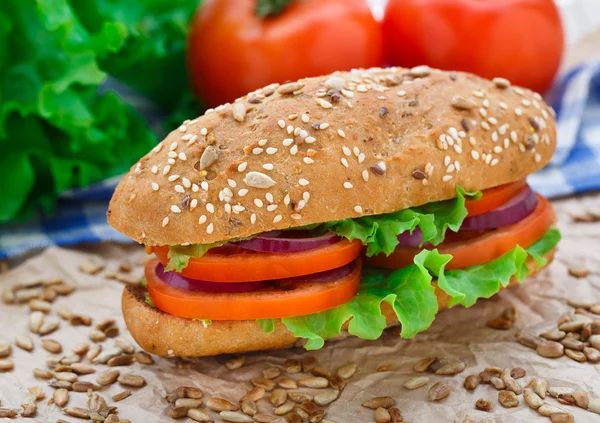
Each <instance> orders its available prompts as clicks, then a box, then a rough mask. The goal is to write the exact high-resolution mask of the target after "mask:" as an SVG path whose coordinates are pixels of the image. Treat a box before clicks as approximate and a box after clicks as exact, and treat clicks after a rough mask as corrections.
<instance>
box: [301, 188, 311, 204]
mask: <svg viewBox="0 0 600 423" xmlns="http://www.w3.org/2000/svg"><path fill="white" fill-rule="evenodd" d="M302 198H303V199H304V201H306V202H308V200H309V199H310V192H307V191H305V192H303V193H302Z"/></svg>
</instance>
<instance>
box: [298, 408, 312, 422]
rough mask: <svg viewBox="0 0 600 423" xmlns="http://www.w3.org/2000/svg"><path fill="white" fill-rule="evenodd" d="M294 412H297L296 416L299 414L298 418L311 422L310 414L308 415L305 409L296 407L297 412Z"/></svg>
mask: <svg viewBox="0 0 600 423" xmlns="http://www.w3.org/2000/svg"><path fill="white" fill-rule="evenodd" d="M294 411H295V412H296V414H298V417H300V418H301V419H302V421H303V422H309V421H310V414H308V413H307V412H306V411H304V410H303V409H301V408H298V407H296V410H294Z"/></svg>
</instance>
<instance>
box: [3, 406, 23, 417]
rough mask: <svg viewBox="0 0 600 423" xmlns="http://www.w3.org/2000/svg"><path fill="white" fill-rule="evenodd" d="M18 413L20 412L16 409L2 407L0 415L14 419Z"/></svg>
mask: <svg viewBox="0 0 600 423" xmlns="http://www.w3.org/2000/svg"><path fill="white" fill-rule="evenodd" d="M18 415H19V414H18V413H17V411H16V410H12V409H10V408H0V417H5V418H9V419H12V418H14V417H17V416H18Z"/></svg>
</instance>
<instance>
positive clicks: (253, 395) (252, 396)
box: [240, 386, 265, 402]
mask: <svg viewBox="0 0 600 423" xmlns="http://www.w3.org/2000/svg"><path fill="white" fill-rule="evenodd" d="M264 396H265V390H264V389H263V388H261V387H259V386H255V387H254V388H252V389H251V390H250V391H249V392H248V393H247V394H246V395H244V396H243V397H242V399H240V402H242V401H255V402H256V401H258V400H259V399H261V398H263V397H264Z"/></svg>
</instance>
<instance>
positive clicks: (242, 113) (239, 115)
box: [231, 101, 246, 123]
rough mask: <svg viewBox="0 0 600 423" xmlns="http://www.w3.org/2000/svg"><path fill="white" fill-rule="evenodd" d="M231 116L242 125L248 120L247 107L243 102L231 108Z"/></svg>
mask: <svg viewBox="0 0 600 423" xmlns="http://www.w3.org/2000/svg"><path fill="white" fill-rule="evenodd" d="M231 115H232V116H233V118H234V119H235V120H237V121H238V122H240V123H243V122H244V120H245V119H246V105H245V104H244V103H242V102H241V101H238V102H237V103H235V104H234V105H233V107H232V108H231Z"/></svg>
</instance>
